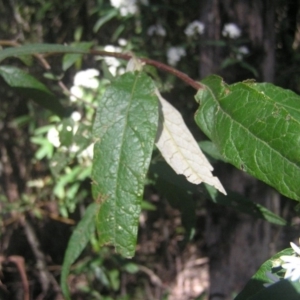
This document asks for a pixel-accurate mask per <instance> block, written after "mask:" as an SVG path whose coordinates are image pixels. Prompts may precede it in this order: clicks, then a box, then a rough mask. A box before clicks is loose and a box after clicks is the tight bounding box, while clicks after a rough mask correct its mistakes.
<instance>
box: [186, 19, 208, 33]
mask: <svg viewBox="0 0 300 300" xmlns="http://www.w3.org/2000/svg"><path fill="white" fill-rule="evenodd" d="M204 28H205V25H204V24H203V23H202V22H200V21H193V22H192V23H190V24H189V25H188V26H187V28H186V29H185V30H184V33H185V34H186V35H187V36H193V35H195V34H199V35H201V34H203V32H204Z"/></svg>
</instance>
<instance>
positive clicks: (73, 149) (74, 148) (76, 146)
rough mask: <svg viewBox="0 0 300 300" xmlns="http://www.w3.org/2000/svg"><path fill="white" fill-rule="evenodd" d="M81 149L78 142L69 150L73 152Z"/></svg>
mask: <svg viewBox="0 0 300 300" xmlns="http://www.w3.org/2000/svg"><path fill="white" fill-rule="evenodd" d="M79 149H80V148H79V146H78V145H76V144H72V145H71V146H70V147H69V151H70V152H72V153H76V152H77V151H78V150H79Z"/></svg>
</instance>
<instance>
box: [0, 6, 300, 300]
mask: <svg viewBox="0 0 300 300" xmlns="http://www.w3.org/2000/svg"><path fill="white" fill-rule="evenodd" d="M113 3H115V2H113ZM123 3H124V7H125V8H126V9H127V10H130V7H134V9H133V11H131V12H132V13H124V10H123V11H122V9H118V8H116V7H114V6H113V5H111V3H110V1H107V0H106V1H100V0H98V1H95V0H94V1H92V0H84V1H79V0H69V1H44V0H31V1H30V0H24V1H17V0H9V1H0V39H1V40H9V41H15V42H18V43H21V44H23V43H58V44H64V43H66V44H69V43H71V42H73V41H77V42H82V41H91V42H93V43H94V45H96V46H103V47H104V46H106V45H114V46H116V47H120V43H121V41H120V39H125V40H126V41H127V44H126V46H125V47H123V51H125V52H128V51H131V52H134V53H135V54H137V55H138V56H145V57H149V58H152V59H155V60H158V61H162V62H165V63H168V55H167V50H168V49H169V48H170V47H175V46H176V47H181V48H182V49H184V51H185V55H182V57H181V58H180V60H179V61H178V62H177V64H176V67H177V68H178V69H179V70H181V71H183V72H185V73H187V74H188V75H189V76H190V77H192V78H195V79H197V80H200V79H201V78H204V77H205V76H207V75H209V74H211V73H214V74H220V75H221V76H222V77H223V78H224V80H225V81H226V82H228V83H233V82H236V81H241V80H246V79H251V78H254V79H256V80H257V81H267V82H273V83H275V84H277V85H279V86H282V87H284V88H289V89H292V90H294V91H296V92H298V93H299V92H300V85H299V78H300V77H299V74H300V71H299V70H300V69H299V64H300V55H299V43H300V27H299V26H300V16H299V7H300V5H299V1H279V0H278V1H268V0H266V1H262V0H253V1H242V0H232V1H230V0H222V1H221V0H203V1H199V0H198V1H195V0H193V1H185V0H177V1H175V0H169V1H168V0H157V1H154V0H153V1H151V0H149V1H140V2H135V1H127V2H126V1H123ZM134 4H135V6H134ZM124 7H123V8H124ZM126 9H125V11H126ZM195 20H198V21H200V22H202V24H204V26H205V29H204V31H203V33H202V34H197V33H195V34H194V35H192V36H187V35H186V34H185V33H184V31H185V29H186V28H187V26H188V25H189V24H190V23H191V22H193V21H195ZM231 23H232V24H235V26H237V27H238V28H239V29H240V35H239V36H238V37H236V38H231V37H230V36H225V35H224V34H222V32H223V30H224V26H225V25H226V24H231ZM158 24H159V25H161V26H162V28H164V30H165V35H162V34H158V33H153V34H150V33H149V28H151V26H153V25H158ZM240 47H246V49H247V53H242V52H241V50H240V49H241V48H240ZM49 59H50V62H51V66H52V69H53V72H54V73H56V74H57V75H59V74H61V73H62V70H61V63H60V59H59V58H56V57H54V58H51V57H50V58H49ZM6 63H7V64H8V63H10V64H13V65H16V66H21V67H22V68H24V69H25V70H30V72H31V74H34V75H35V76H36V77H37V78H39V79H40V80H41V81H43V82H44V83H46V84H47V85H48V86H49V87H51V89H52V90H53V91H54V92H55V93H57V95H58V97H61V98H62V102H63V103H64V104H65V105H69V103H68V100H67V99H64V96H63V95H62V92H61V91H60V89H59V88H58V86H57V84H56V82H55V81H50V80H49V79H45V78H44V77H43V72H44V71H43V69H42V67H41V66H40V65H39V64H38V63H37V62H36V61H35V62H29V63H28V62H27V65H26V64H24V63H21V62H19V61H15V60H13V59H10V60H9V61H6ZM87 68H96V69H99V70H100V72H104V70H103V64H102V62H101V61H99V60H97V59H95V58H93V57H84V59H83V60H82V62H81V65H80V64H79V65H75V66H73V67H72V68H71V69H69V70H68V71H67V72H66V73H65V74H64V77H63V82H64V83H65V85H66V86H68V87H70V86H71V85H72V80H73V77H74V74H75V73H76V72H77V71H78V70H79V69H87ZM149 71H151V72H152V73H151V74H152V76H154V78H157V77H156V76H157V75H159V78H160V79H158V80H159V84H160V86H161V88H162V90H163V91H165V94H164V95H165V97H166V98H167V99H168V100H169V101H170V102H172V104H173V105H174V106H176V107H177V108H179V109H180V111H181V112H182V114H183V116H184V118H185V120H186V122H187V124H188V125H189V126H190V128H191V130H192V131H193V132H194V134H195V136H196V137H197V138H198V139H199V140H203V139H205V136H203V135H202V134H201V133H200V132H199V130H197V128H196V126H195V125H194V121H193V114H194V112H195V110H196V109H197V104H196V102H195V101H194V100H193V96H194V93H195V91H194V90H192V88H191V87H188V86H186V85H185V84H184V83H182V82H180V81H179V80H178V79H176V78H174V77H172V76H171V75H168V74H166V73H159V74H157V73H156V71H153V70H149ZM100 76H101V75H100ZM0 94H1V100H0V176H1V177H0V200H1V202H0V209H1V221H0V224H1V227H0V228H1V243H0V262H1V261H2V269H0V278H1V282H0V291H1V297H2V298H3V299H25V298H24V294H27V293H29V295H30V299H62V296H61V292H60V288H59V284H58V282H59V273H60V266H61V264H62V261H63V256H64V251H65V249H66V245H67V241H68V238H69V236H70V234H71V232H72V229H73V227H74V224H75V223H76V222H77V221H78V220H79V219H80V218H81V217H82V214H83V212H84V208H85V206H86V204H87V203H89V202H90V201H91V196H90V191H89V190H90V182H89V181H88V180H84V181H82V182H80V188H79V191H78V195H77V196H76V197H78V198H79V200H78V201H77V204H76V209H74V210H73V211H72V212H70V214H69V215H68V218H63V217H61V216H60V213H59V210H58V204H57V202H58V200H57V199H56V198H55V196H54V195H53V193H52V189H51V185H47V187H46V188H45V189H42V190H41V189H38V188H36V187H31V186H29V185H28V184H27V183H28V182H29V181H32V180H33V179H34V180H38V179H42V180H46V179H45V178H49V177H51V174H50V171H49V163H48V160H47V159H42V160H36V159H34V153H35V151H36V145H34V144H33V143H31V140H30V138H31V135H32V130H31V128H30V126H29V125H26V126H22V127H20V126H12V121H13V120H15V119H16V118H18V117H20V116H29V117H31V118H33V117H34V118H35V120H34V126H35V127H38V126H42V125H45V124H47V122H46V120H47V119H49V112H47V111H44V110H43V109H42V108H39V107H37V106H32V104H31V103H30V102H28V101H27V98H25V97H22V96H20V95H18V94H15V93H12V92H11V90H10V89H9V88H8V87H7V86H6V85H5V83H4V82H3V81H2V80H1V81H0ZM33 110H34V113H33ZM215 169H216V172H215V174H216V175H218V176H219V177H220V180H221V182H222V183H223V184H224V186H225V188H226V189H230V190H232V191H235V192H237V193H239V194H241V195H243V196H245V197H247V198H248V199H251V200H253V201H256V202H259V203H261V204H263V205H265V206H266V207H268V208H269V209H270V210H272V211H274V212H275V213H277V214H279V215H281V216H283V217H284V218H286V219H287V220H289V221H291V222H293V224H294V226H293V227H285V228H281V227H279V226H273V225H270V224H269V223H267V222H266V221H262V220H258V219H255V218H253V217H251V216H249V215H245V214H241V213H239V212H237V211H236V210H234V209H232V208H228V207H224V206H220V205H216V204H214V203H212V202H211V201H209V200H208V197H207V195H206V194H205V191H204V190H203V189H201V188H200V190H198V191H197V192H196V193H194V195H193V197H192V202H191V200H190V198H186V197H187V196H186V195H185V194H182V195H181V194H180V195H177V197H176V196H175V195H170V194H167V195H163V194H161V193H160V188H159V184H154V185H151V184H150V183H149V185H148V186H147V188H146V190H145V196H144V197H145V199H146V200H147V201H148V202H149V203H150V204H151V205H152V206H151V209H155V210H149V208H148V209H145V210H143V212H142V215H141V220H140V230H139V240H138V247H137V254H136V256H135V257H134V259H133V260H132V261H130V263H131V264H130V263H129V261H128V260H125V259H122V258H121V257H119V256H118V255H116V254H114V252H113V250H112V249H110V248H105V249H101V250H99V251H97V247H96V246H95V244H96V243H95V244H94V245H93V246H91V247H88V249H86V251H85V252H84V254H83V255H82V258H81V260H79V261H78V263H77V264H76V266H75V267H74V269H73V270H72V274H71V275H70V277H69V281H70V287H71V291H72V299H107V300H108V299H174V300H175V299H182V300H185V299H208V297H209V299H212V300H217V299H232V298H233V297H234V295H235V294H236V293H237V292H239V291H240V290H241V289H242V287H243V285H244V284H245V283H246V282H247V280H248V279H249V278H250V277H251V276H252V275H253V274H254V272H255V270H256V269H257V267H258V266H259V265H260V264H261V263H262V262H263V261H264V260H266V259H267V258H268V257H270V255H272V254H274V253H276V252H277V251H278V250H280V249H282V248H285V247H287V246H288V242H289V241H291V240H293V239H294V238H296V237H298V229H299V225H297V224H298V223H299V222H298V221H297V220H298V218H297V207H296V209H295V207H294V206H295V204H294V203H292V202H291V201H289V200H288V199H284V198H283V197H281V196H280V195H279V194H278V193H277V192H276V191H274V190H273V189H271V188H269V187H267V186H266V185H264V184H263V183H261V182H258V181H257V180H255V179H254V178H252V177H250V176H248V175H247V174H245V173H242V172H240V171H238V170H236V169H234V168H233V167H231V166H229V165H227V164H225V163H222V162H219V163H217V164H216V165H215ZM150 175H151V174H150ZM163 184H164V183H163ZM171 188H172V187H170V189H171ZM82 191H84V193H80V192H82ZM26 199H27V200H26ZM28 199H30V201H29V200H28ZM26 201H27V202H26ZM186 207H188V208H191V209H193V211H194V212H195V216H192V215H189V211H187V212H186V211H185V208H186ZM37 211H38V212H39V214H38V213H36V212H37ZM41 211H42V212H43V213H42V214H41ZM191 224H192V225H191ZM188 226H192V229H193V230H192V232H193V235H192V236H191V238H187V236H186V234H185V233H186V232H187V229H186V228H187V227H188ZM22 259H23V260H24V262H23V261H22ZM22 271H24V272H26V273H27V276H28V279H29V287H30V291H29V292H27V291H25V290H24V286H23V285H22ZM100 295H102V296H100ZM1 297H0V298H1ZM2 298H1V299H2Z"/></svg>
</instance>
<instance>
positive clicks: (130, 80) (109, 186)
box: [92, 72, 158, 257]
mask: <svg viewBox="0 0 300 300" xmlns="http://www.w3.org/2000/svg"><path fill="white" fill-rule="evenodd" d="M154 90H155V86H154V83H153V82H152V80H151V79H150V78H149V77H148V76H147V75H145V74H144V73H137V72H136V73H125V74H124V75H122V76H120V77H119V78H117V79H116V80H115V81H114V82H113V84H112V85H111V86H110V87H109V88H108V89H107V90H106V92H105V94H104V96H103V97H102V99H100V100H99V105H98V110H97V113H96V118H95V123H94V129H93V135H94V138H95V140H96V143H95V146H94V160H93V170H92V178H93V189H92V191H93V196H94V198H95V199H99V201H101V202H102V204H101V208H100V211H99V214H98V224H97V227H98V231H99V236H100V243H101V244H106V243H111V244H113V245H114V246H115V248H116V251H117V252H119V253H120V254H122V255H123V256H126V257H131V256H133V254H134V252H135V245H136V238H137V229H138V220H139V214H140V210H141V207H140V206H141V198H142V195H143V186H144V180H145V176H146V173H147V170H148V166H149V163H150V159H151V154H152V149H153V145H154V140H155V136H156V132H157V126H158V101H157V97H156V96H155V94H154Z"/></svg>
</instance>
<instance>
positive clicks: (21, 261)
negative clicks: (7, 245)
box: [6, 255, 30, 300]
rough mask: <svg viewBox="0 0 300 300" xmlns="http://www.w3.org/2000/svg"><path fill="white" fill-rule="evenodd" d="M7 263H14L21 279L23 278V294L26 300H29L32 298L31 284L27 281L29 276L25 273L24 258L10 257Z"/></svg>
mask: <svg viewBox="0 0 300 300" xmlns="http://www.w3.org/2000/svg"><path fill="white" fill-rule="evenodd" d="M6 261H7V262H11V263H14V264H15V265H16V267H17V269H18V271H19V273H20V277H21V281H22V285H23V293H24V297H23V299H24V300H29V299H30V296H29V284H28V279H27V275H26V271H25V262H24V258H23V257H21V256H18V255H12V256H9V257H8V258H7V259H6Z"/></svg>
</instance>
